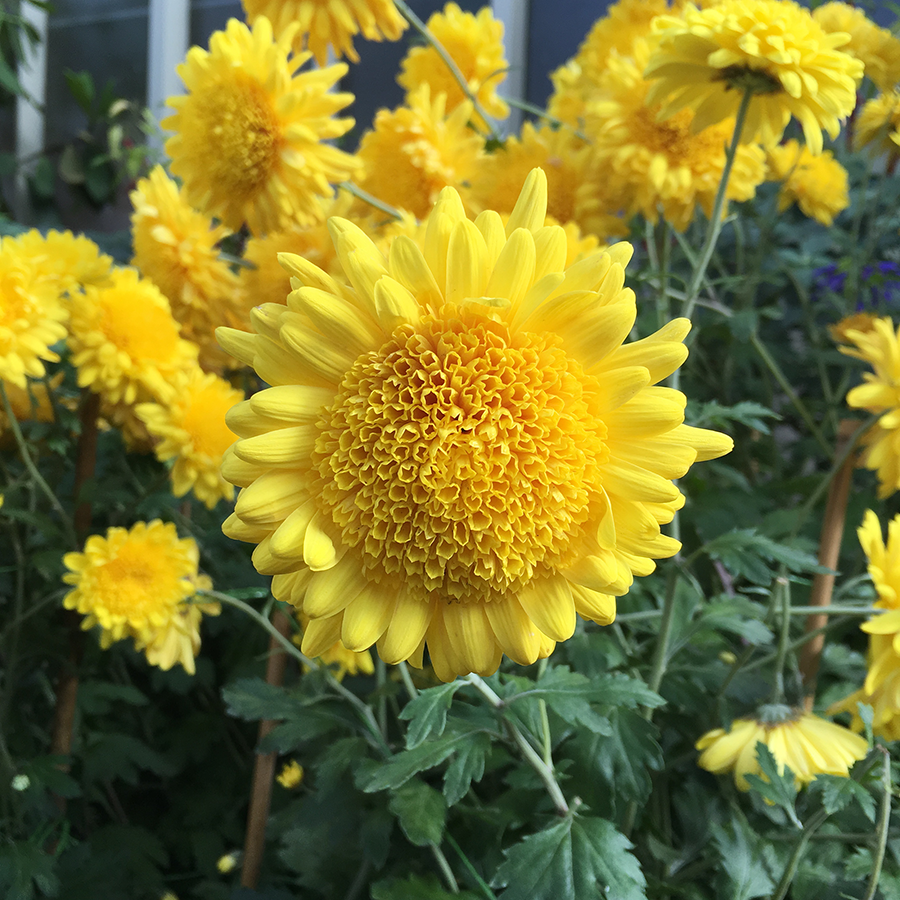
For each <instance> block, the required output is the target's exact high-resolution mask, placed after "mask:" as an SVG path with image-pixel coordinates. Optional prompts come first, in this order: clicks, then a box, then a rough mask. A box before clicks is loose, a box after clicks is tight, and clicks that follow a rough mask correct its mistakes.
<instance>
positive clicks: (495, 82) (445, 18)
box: [397, 3, 509, 126]
mask: <svg viewBox="0 0 900 900" xmlns="http://www.w3.org/2000/svg"><path fill="white" fill-rule="evenodd" d="M428 30H429V32H431V34H432V36H433V37H434V38H435V39H436V40H437V41H438V43H440V44H441V45H442V46H443V48H444V49H445V50H446V51H447V53H448V54H449V55H450V58H451V59H452V60H453V61H454V62H455V63H456V65H457V67H458V68H459V71H460V72H461V73H462V76H463V78H465V80H466V84H467V85H468V87H469V90H470V91H471V92H472V94H473V95H474V96H475V97H476V98H477V99H478V102H479V104H480V105H481V107H482V109H483V110H484V111H485V112H486V113H487V114H488V115H489V116H493V117H494V118H495V119H505V118H506V116H508V115H509V107H508V106H507V105H506V103H505V102H504V101H503V100H501V99H500V98H499V97H498V96H497V88H498V86H499V85H500V84H502V83H503V81H504V80H505V79H506V70H507V69H508V68H509V63H508V62H507V61H506V57H505V56H504V53H503V23H502V22H498V21H497V20H496V19H495V18H494V15H493V13H492V12H491V9H490V7H488V6H485V7H484V8H483V9H481V10H479V11H478V14H477V15H473V14H472V13H470V12H463V11H462V10H461V9H460V8H459V6H458V5H457V4H456V3H448V4H447V5H446V6H445V7H444V10H443V12H436V13H434V14H433V15H432V16H431V18H430V19H429V20H428ZM397 81H398V82H400V86H401V87H403V88H405V90H406V91H407V93H412V92H413V91H415V90H416V89H417V88H418V87H419V86H420V85H422V84H427V85H429V86H430V87H431V95H432V96H433V97H436V96H437V95H438V94H446V95H447V112H450V111H452V110H454V109H456V107H457V106H459V105H460V103H463V102H464V101H465V99H466V96H465V94H464V93H463V90H462V88H461V87H460V85H459V82H458V81H457V80H456V78H455V77H454V76H453V74H452V73H451V71H450V69H449V68H448V67H447V64H446V63H445V62H444V61H443V60H442V59H441V57H440V56H439V55H438V52H437V50H435V49H434V47H432V46H431V45H426V46H423V47H413V48H412V49H411V50H410V51H409V53H408V54H407V55H406V57H405V58H404V60H403V62H402V63H401V72H400V74H399V75H398V76H397ZM474 121H476V122H477V123H478V124H479V125H481V126H484V124H485V123H484V122H482V121H481V117H480V116H476V117H475V119H474Z"/></svg>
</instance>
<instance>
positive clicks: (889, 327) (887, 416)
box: [838, 316, 900, 500]
mask: <svg viewBox="0 0 900 900" xmlns="http://www.w3.org/2000/svg"><path fill="white" fill-rule="evenodd" d="M871 325H872V327H871V329H870V330H867V331H854V330H852V329H850V330H847V331H846V332H845V337H846V339H847V341H848V342H849V343H851V344H852V345H853V346H849V347H840V348H838V349H840V351H841V353H846V354H847V355H848V356H855V357H856V358H857V359H861V360H864V361H865V362H867V363H868V364H869V365H870V366H872V368H873V370H874V371H872V372H864V373H863V380H864V381H865V384H861V385H858V386H857V387H855V388H852V389H851V390H850V391H849V392H848V394H847V405H848V406H850V407H852V408H853V409H865V410H868V411H869V412H871V413H876V414H878V415H879V419H878V421H877V422H876V423H875V424H874V425H873V426H872V427H871V428H870V429H869V430H868V431H867V432H866V435H865V437H864V438H863V442H864V443H865V444H866V445H867V446H866V451H865V453H864V454H863V457H862V462H863V465H865V467H866V468H867V469H872V470H873V471H875V472H877V473H878V496H879V497H880V498H881V499H882V500H883V499H884V498H885V497H890V495H891V494H893V493H894V491H896V490H897V489H898V488H900V328H897V329H896V330H895V329H894V323H893V322H892V321H891V319H890V318H889V317H887V316H885V317H883V318H879V319H876V320H875V321H874V322H872V323H871Z"/></svg>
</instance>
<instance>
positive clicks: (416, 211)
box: [357, 84, 483, 218]
mask: <svg viewBox="0 0 900 900" xmlns="http://www.w3.org/2000/svg"><path fill="white" fill-rule="evenodd" d="M407 103H408V104H409V105H408V106H400V107H398V108H397V109H395V110H387V109H380V110H379V111H378V112H377V113H376V115H375V124H374V130H372V131H368V132H366V133H365V134H364V135H363V137H362V140H361V141H360V145H359V152H358V154H357V155H358V156H359V158H360V160H362V163H363V166H364V169H363V173H362V175H361V176H360V177H359V178H358V179H357V181H358V183H359V186H360V187H361V188H363V190H366V191H368V192H369V193H370V194H373V195H374V196H376V197H378V198H379V199H380V200H384V201H385V202H387V203H390V204H391V205H393V206H396V207H399V208H402V209H406V210H409V212H411V213H412V214H413V215H414V216H417V217H418V218H422V217H424V216H425V215H426V214H427V213H428V210H429V209H431V207H432V206H433V205H434V202H435V200H437V196H438V194H439V193H440V191H441V190H442V188H445V187H448V186H450V187H453V186H456V187H459V186H460V185H462V184H464V183H466V182H467V181H468V180H469V178H471V176H472V173H473V171H474V168H475V164H476V161H477V160H478V157H479V156H480V155H481V154H482V153H483V149H482V148H483V141H482V140H481V138H480V137H479V136H478V135H477V134H476V133H475V132H474V131H472V129H471V128H469V119H470V118H471V117H472V105H471V104H470V103H468V102H466V103H462V104H460V105H459V106H457V107H456V109H454V110H453V111H452V112H450V113H449V114H447V111H446V106H447V98H446V96H445V95H444V94H438V96H437V97H435V98H434V99H432V96H431V89H430V87H429V86H428V85H427V84H423V85H422V86H421V87H420V88H419V89H418V90H416V91H414V92H413V93H412V94H410V95H409V96H408V97H407Z"/></svg>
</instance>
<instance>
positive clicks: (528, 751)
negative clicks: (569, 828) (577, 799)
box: [464, 674, 569, 816]
mask: <svg viewBox="0 0 900 900" xmlns="http://www.w3.org/2000/svg"><path fill="white" fill-rule="evenodd" d="M464 680H465V681H466V682H467V683H468V684H471V685H472V687H474V688H475V689H476V690H477V691H479V692H480V693H481V694H482V696H484V697H485V698H486V699H487V701H488V703H490V704H491V706H493V707H494V709H498V710H499V709H502V708H503V700H502V699H501V698H500V697H499V696H497V693H496V692H495V691H494V690H493V689H492V688H491V686H490V685H489V684H487V683H486V682H485V681H484V680H483V679H482V678H481V676H479V675H474V674H472V675H467V676H466V677H465V679H464ZM503 724H504V725H505V726H506V728H507V731H508V732H509V736H510V737H511V738H512V741H513V743H514V744H515V745H516V746H517V747H518V748H519V752H520V753H521V754H522V756H524V757H525V761H526V762H527V763H528V764H529V765H530V766H531V768H532V769H534V771H535V772H537V774H538V777H539V778H540V779H541V781H542V782H543V783H544V787H545V788H546V789H547V793H548V794H549V795H550V799H551V800H552V801H553V806H554V808H555V809H556V813H557V815H560V816H567V815H569V804H568V803H566V798H565V796H564V795H563V792H562V790H561V789H560V786H559V783H558V782H557V780H556V776H555V775H554V774H553V768H552V766H550V765H547V763H545V762H544V760H542V759H541V757H540V755H539V754H538V753H537V751H535V749H534V747H532V746H531V743H530V742H529V741H528V739H527V738H526V737H525V735H524V734H522V732H521V731H520V730H519V728H518V726H516V725H515V723H513V722H510V721H509V719H505V718H504V720H503Z"/></svg>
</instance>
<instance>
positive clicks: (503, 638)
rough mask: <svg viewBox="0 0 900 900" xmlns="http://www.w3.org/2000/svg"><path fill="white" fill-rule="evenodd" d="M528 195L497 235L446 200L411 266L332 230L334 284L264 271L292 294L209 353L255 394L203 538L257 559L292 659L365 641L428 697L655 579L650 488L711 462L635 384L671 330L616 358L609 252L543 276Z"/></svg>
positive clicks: (659, 544) (542, 649)
mask: <svg viewBox="0 0 900 900" xmlns="http://www.w3.org/2000/svg"><path fill="white" fill-rule="evenodd" d="M546 209H547V193H546V177H545V176H544V174H543V172H541V171H540V170H539V169H538V170H535V171H534V172H533V173H532V175H531V176H530V177H529V179H528V180H527V181H526V183H525V186H524V188H523V190H522V194H521V197H520V198H519V202H518V203H517V204H516V207H515V209H514V210H513V212H512V215H511V216H510V218H509V221H508V223H507V225H506V227H505V229H504V227H503V224H502V222H501V219H500V216H499V214H497V213H496V212H493V211H488V212H484V213H481V214H480V215H479V217H478V218H477V219H476V221H475V222H472V221H470V220H469V219H468V218H467V217H466V215H465V212H464V209H463V206H462V202H461V200H460V198H459V195H458V194H457V193H456V192H455V191H454V190H452V189H450V188H447V189H445V190H444V191H443V192H442V194H441V197H440V199H439V201H438V203H437V205H436V206H435V209H434V210H433V212H432V213H431V215H430V217H429V219H428V222H427V224H426V225H424V226H423V228H424V232H423V233H422V234H421V248H422V249H420V245H419V244H418V243H417V242H416V241H415V240H413V239H411V238H409V237H405V236H402V235H401V236H399V237H397V238H395V239H394V241H393V243H392V244H391V246H390V251H389V253H388V256H387V258H385V257H384V256H383V255H382V253H381V252H380V251H379V250H378V249H377V248H376V247H375V246H374V244H373V243H372V242H371V240H369V238H367V237H366V236H365V234H363V233H362V232H361V231H360V230H359V229H357V228H356V227H354V226H353V225H352V224H351V223H350V222H348V221H346V220H342V219H332V220H331V229H332V233H333V234H334V237H335V247H336V250H337V254H338V257H339V258H340V260H341V263H342V265H343V268H344V271H345V273H346V276H347V278H348V279H349V282H350V284H349V285H342V284H339V283H338V282H337V281H335V280H334V279H333V278H331V277H330V276H328V275H327V274H326V273H324V272H322V271H320V270H317V269H315V267H313V266H310V265H308V264H305V263H304V262H303V261H302V260H292V259H291V258H290V257H285V262H286V263H287V264H288V266H289V267H290V268H292V269H293V270H294V273H295V274H296V275H297V277H298V279H299V280H300V283H301V284H302V285H303V286H302V287H299V288H298V289H297V290H295V291H294V292H293V293H292V294H291V295H290V297H289V298H288V305H287V307H284V306H281V305H271V306H265V307H261V308H258V309H256V310H254V311H253V327H254V330H255V332H256V333H255V334H245V333H243V332H238V331H233V330H230V329H221V330H220V332H219V334H220V340H221V341H222V343H223V345H224V346H225V347H226V348H227V349H228V350H229V352H231V353H232V354H235V355H236V356H238V357H239V358H241V359H243V360H244V361H246V362H247V363H248V364H252V365H253V366H254V368H255V369H256V371H257V373H258V374H259V376H260V377H261V378H262V379H263V380H264V381H266V382H268V383H269V384H271V385H273V387H271V388H270V389H268V390H264V391H261V392H260V393H258V394H255V395H254V396H253V397H252V398H251V399H250V400H249V401H246V402H245V403H244V404H241V405H239V406H238V407H236V408H235V410H233V411H232V413H230V414H229V417H228V423H229V426H230V427H231V428H232V430H234V431H235V432H236V433H238V434H239V435H241V437H242V440H240V441H238V442H237V443H236V444H235V445H234V446H233V447H232V448H231V449H230V450H229V451H228V453H227V454H226V458H225V461H224V463H223V472H224V474H225V476H226V478H228V479H229V480H231V481H233V482H234V483H235V484H238V485H240V486H241V487H243V490H242V491H241V493H240V495H239V496H238V499H237V503H236V505H235V513H234V515H233V516H232V517H231V518H230V519H229V520H228V521H227V522H226V524H225V526H224V528H225V532H226V534H229V535H230V536H232V537H235V538H238V539H242V540H249V541H253V542H257V543H258V544H259V546H258V547H257V548H256V550H255V551H254V554H253V559H254V563H255V565H256V566H257V568H258V569H259V571H261V572H263V573H272V574H278V573H281V574H284V575H285V576H287V577H285V578H284V579H283V580H280V581H279V582H278V583H277V584H275V585H273V588H274V590H276V592H278V595H279V596H280V598H281V599H284V600H288V601H290V602H291V603H293V604H294V605H295V606H296V607H297V608H298V609H300V610H301V611H302V613H303V614H305V615H307V616H309V619H310V621H309V624H308V626H307V628H306V630H305V633H304V638H303V651H304V653H306V654H307V655H308V656H317V655H318V654H319V653H321V652H322V651H323V650H325V649H327V648H328V647H330V646H332V645H333V644H334V643H335V642H336V641H337V640H341V642H342V643H343V644H344V646H345V647H346V648H347V649H349V650H355V651H362V650H365V649H367V648H368V647H370V646H371V645H372V644H375V643H377V646H378V651H379V653H380V655H381V656H382V658H383V659H384V660H385V661H387V662H389V663H396V662H399V661H401V660H406V659H409V660H411V662H412V663H413V664H414V665H416V666H420V665H421V664H422V657H423V653H424V650H425V646H426V643H427V646H428V650H429V653H430V656H431V662H432V665H433V666H434V669H435V671H436V673H437V675H438V677H440V678H441V679H444V680H449V679H452V678H453V677H454V676H456V675H457V674H460V673H466V672H473V671H474V672H479V673H490V672H493V671H494V670H495V669H496V668H497V666H498V665H499V663H500V659H501V656H502V655H503V654H504V653H505V654H506V655H508V656H509V657H510V658H511V659H513V660H515V661H516V662H518V663H521V664H530V663H533V662H534V661H535V660H536V659H537V658H538V657H539V656H546V655H547V654H548V653H550V652H551V651H552V649H553V646H554V643H555V642H556V641H562V640H566V639H567V638H569V637H570V636H571V635H572V633H573V631H574V628H575V620H576V614H577V613H578V614H581V615H582V616H584V617H585V618H589V619H592V620H595V621H598V622H601V623H604V624H606V623H609V622H610V621H612V619H613V617H614V615H615V600H614V596H615V595H618V594H623V593H625V592H626V591H627V590H628V588H629V586H630V584H631V583H632V580H633V577H634V575H635V574H638V575H646V574H648V573H650V572H651V571H653V569H654V567H655V563H654V562H653V560H654V559H655V558H661V557H667V556H671V555H672V554H674V553H675V552H677V550H678V548H679V544H678V542H677V541H675V540H673V539H672V538H669V537H667V536H665V535H663V534H662V533H661V531H660V524H662V523H667V522H669V521H671V519H672V517H673V516H674V514H675V511H676V509H678V507H680V506H681V504H682V503H683V497H682V495H681V493H680V492H679V490H678V488H677V487H676V486H675V485H674V484H673V483H672V481H671V479H674V478H679V477H681V476H682V475H683V474H684V473H685V472H686V471H687V470H688V468H689V467H690V466H691V465H692V464H693V463H694V462H695V461H697V460H698V459H709V458H712V457H715V456H720V455H722V454H723V453H726V452H728V450H729V449H730V448H731V445H732V442H731V440H730V439H729V438H727V437H725V436H724V435H720V434H718V433H715V432H710V431H705V430H703V429H695V428H690V427H688V426H686V425H684V424H683V418H684V405H685V398H684V395H683V394H681V393H680V392H678V391H674V390H671V389H669V388H665V387H661V386H652V385H658V384H659V382H660V381H662V380H663V379H665V378H667V377H668V375H670V374H671V373H672V372H673V371H674V370H675V369H676V368H677V367H678V366H679V365H680V364H681V363H682V362H683V360H684V359H685V356H686V352H687V351H686V350H685V348H684V346H683V343H682V341H683V339H684V337H685V335H686V334H687V332H688V329H689V322H688V321H687V320H685V319H679V320H675V321H674V322H671V323H670V324H669V325H667V326H665V327H664V328H662V329H661V330H660V331H658V332H656V333H655V334H653V335H650V336H649V337H647V338H645V339H644V340H642V341H638V342H635V343H631V344H624V343H623V342H624V340H625V338H626V337H627V336H628V334H629V333H630V331H631V329H632V327H633V325H634V322H635V316H636V308H635V297H634V292H633V291H631V290H629V289H626V288H624V286H623V283H624V268H623V265H624V263H626V262H627V261H628V259H629V258H630V255H631V247H630V246H629V245H627V244H619V245H616V246H615V247H613V248H612V249H610V250H609V251H603V252H599V251H598V252H595V253H592V254H590V255H589V256H587V257H586V258H585V259H582V260H581V261H580V262H579V263H577V264H575V265H573V266H571V267H570V268H568V269H564V260H565V257H566V252H567V242H566V236H565V233H564V231H563V230H562V228H560V227H559V226H545V225H544V221H545V216H546Z"/></svg>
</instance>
